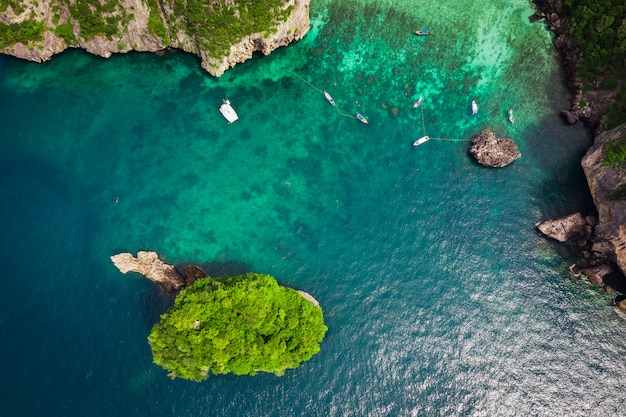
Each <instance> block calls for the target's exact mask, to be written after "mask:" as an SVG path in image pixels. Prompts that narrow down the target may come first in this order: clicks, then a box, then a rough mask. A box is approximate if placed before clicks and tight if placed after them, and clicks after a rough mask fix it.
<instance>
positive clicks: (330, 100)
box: [324, 91, 335, 106]
mask: <svg viewBox="0 0 626 417" xmlns="http://www.w3.org/2000/svg"><path fill="white" fill-rule="evenodd" d="M324 97H326V100H328V102H329V103H330V104H332V105H333V106H334V105H335V100H333V98H332V97H331V96H330V94H328V93H327V92H326V91H324Z"/></svg>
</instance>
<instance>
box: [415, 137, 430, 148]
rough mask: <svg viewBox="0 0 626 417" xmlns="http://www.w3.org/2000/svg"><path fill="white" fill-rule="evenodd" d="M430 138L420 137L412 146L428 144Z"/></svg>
mask: <svg viewBox="0 0 626 417" xmlns="http://www.w3.org/2000/svg"><path fill="white" fill-rule="evenodd" d="M429 139H430V138H429V137H428V136H422V137H421V138H419V139H418V140H416V141H415V142H413V146H420V145H421V144H422V143H425V142H428V140H429Z"/></svg>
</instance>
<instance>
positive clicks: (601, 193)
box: [534, 0, 626, 312]
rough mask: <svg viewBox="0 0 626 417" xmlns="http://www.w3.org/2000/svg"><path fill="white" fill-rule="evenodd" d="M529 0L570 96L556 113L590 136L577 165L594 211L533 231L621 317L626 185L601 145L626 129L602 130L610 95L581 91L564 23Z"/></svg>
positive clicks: (625, 290)
mask: <svg viewBox="0 0 626 417" xmlns="http://www.w3.org/2000/svg"><path fill="white" fill-rule="evenodd" d="M534 1H535V4H536V5H537V8H538V12H537V14H536V16H535V18H536V19H544V20H545V22H546V24H547V25H548V27H549V28H550V30H551V31H552V32H553V33H554V35H555V41H554V45H555V47H556V49H557V50H558V52H559V54H560V56H561V61H562V63H563V66H564V69H565V71H566V74H567V77H568V79H567V81H568V84H569V87H570V89H571V91H572V93H573V97H572V100H571V103H570V108H569V109H563V110H562V111H561V112H560V114H561V116H562V118H563V120H564V122H565V123H567V124H574V123H577V122H578V121H579V120H580V121H582V122H583V123H585V124H586V125H587V126H589V127H590V128H591V129H594V131H595V134H594V143H593V145H592V146H591V148H589V150H588V151H587V153H586V155H585V156H584V157H583V159H582V161H581V165H582V168H583V171H584V173H585V177H586V179H587V183H588V185H589V190H590V192H591V197H592V198H593V202H594V205H595V207H596V210H597V216H596V215H593V216H586V217H583V216H582V215H581V214H580V213H574V214H571V215H568V216H564V217H561V218H558V219H552V220H546V221H543V222H538V223H537V224H536V227H537V229H538V230H539V231H540V232H541V233H543V234H544V235H545V236H547V237H549V238H552V239H554V240H556V241H558V242H561V243H563V244H564V245H566V247H567V248H568V249H569V250H568V254H569V255H570V256H571V257H574V258H576V263H575V264H573V265H571V266H570V271H571V272H572V274H574V275H576V276H579V275H581V274H582V275H584V276H585V277H586V278H587V279H588V280H589V282H591V283H592V284H594V285H598V286H600V287H602V288H603V289H604V290H605V291H614V300H615V305H616V306H617V307H618V308H619V309H620V310H622V311H624V312H626V295H625V294H626V276H625V274H626V199H625V198H624V197H626V193H622V189H621V186H622V185H623V184H625V183H626V173H624V172H623V171H622V170H621V169H619V168H617V167H612V166H610V165H609V164H605V163H604V162H605V159H604V158H605V155H606V152H605V146H606V145H607V144H609V146H610V144H611V143H615V142H616V141H620V140H623V138H624V137H626V125H621V126H618V127H617V128H615V129H612V130H609V131H603V127H602V123H601V117H600V116H601V115H602V114H604V113H606V111H607V110H608V109H609V108H610V107H611V106H612V105H613V103H614V100H615V94H616V90H615V91H601V90H593V89H591V90H587V89H585V90H584V91H583V81H582V80H581V79H580V78H579V77H578V76H577V75H576V71H577V61H576V53H577V46H576V42H575V40H574V39H573V38H572V37H571V36H569V35H568V34H567V26H566V23H565V21H564V20H563V19H562V18H561V17H560V16H559V15H558V11H557V10H556V8H555V7H554V5H553V4H552V3H553V2H552V1H550V0H534ZM599 81H601V80H598V82H599ZM596 85H598V83H596ZM581 105H582V106H581ZM622 194H625V195H624V196H622Z"/></svg>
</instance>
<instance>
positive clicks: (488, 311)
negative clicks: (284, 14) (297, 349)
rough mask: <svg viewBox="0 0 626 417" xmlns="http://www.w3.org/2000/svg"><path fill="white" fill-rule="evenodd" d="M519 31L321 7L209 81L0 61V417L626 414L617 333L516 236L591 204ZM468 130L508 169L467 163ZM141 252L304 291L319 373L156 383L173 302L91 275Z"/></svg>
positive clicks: (402, 6)
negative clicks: (474, 110)
mask: <svg viewBox="0 0 626 417" xmlns="http://www.w3.org/2000/svg"><path fill="white" fill-rule="evenodd" d="M532 12H533V10H532V9H531V7H530V4H529V3H528V2H527V1H523V0H510V1H504V0H489V1H485V2H481V3H480V5H479V4H476V5H473V4H467V3H465V2H447V3H446V4H444V5H442V4H440V3H439V2H430V1H424V2H420V3H419V5H418V6H415V5H414V4H412V3H411V2H409V1H400V2H394V3H393V4H391V3H387V2H357V3H353V2H343V1H334V0H333V1H331V0H328V1H325V2H314V4H313V5H312V17H313V28H312V30H311V31H310V33H309V34H308V35H307V37H306V38H305V39H304V40H303V41H301V42H300V43H298V44H296V45H293V46H290V47H289V48H286V49H282V50H279V51H276V52H275V53H273V54H272V55H270V56H269V57H261V56H257V57H255V58H254V59H253V60H252V61H250V62H247V63H245V64H242V65H240V66H237V67H236V68H234V69H232V70H230V71H229V72H227V73H226V74H225V75H224V76H223V77H221V78H219V79H216V78H212V77H210V76H209V75H208V74H206V73H204V72H203V70H202V69H201V68H200V66H199V63H198V61H197V59H195V58H194V57H191V56H189V55H186V54H183V53H166V54H165V55H164V56H157V55H149V54H127V55H121V56H114V57H112V58H111V59H108V60H103V59H99V58H96V57H93V56H90V55H87V54H85V53H82V52H79V51H67V52H65V53H63V54H62V55H60V56H57V57H55V58H54V59H53V60H52V61H50V62H48V63H45V64H33V63H27V62H22V61H19V60H16V59H13V58H9V57H5V56H2V57H0V129H1V130H0V131H1V132H2V133H1V134H0V178H1V179H2V181H1V183H0V191H1V198H0V224H1V227H2V229H1V230H2V235H3V238H2V239H1V240H0V244H1V245H2V246H1V247H0V261H1V262H2V265H3V268H4V274H3V277H4V278H3V282H4V286H3V291H1V292H0V305H2V310H1V313H0V334H1V339H0V340H2V344H1V345H0V346H1V347H0V358H2V369H3V371H4V375H3V378H2V379H1V382H0V390H1V391H2V393H3V395H2V399H1V400H0V415H2V416H44V415H45V416H68V415H77V416H94V417H95V416H107V417H110V416H142V415H145V416H151V417H155V416H218V415H219V416H290V415H307V416H496V415H497V416H557V415H564V416H565V415H566V416H612V415H623V414H624V406H625V405H626V404H625V403H626V398H625V397H624V391H625V388H626V382H625V380H624V378H623V375H624V372H625V371H626V360H625V357H626V320H625V319H624V316H623V315H621V314H620V313H618V312H616V311H615V310H614V308H613V307H612V306H611V300H610V295H607V294H603V293H601V292H600V291H599V290H598V289H596V288H594V287H592V286H590V285H589V284H587V283H585V282H583V281H580V280H579V279H576V278H573V277H571V276H569V275H568V273H567V268H566V266H567V265H568V262H569V261H570V260H569V259H563V258H561V257H560V256H559V255H558V253H557V251H556V249H555V246H554V245H553V244H552V243H550V242H548V241H546V240H545V239H543V238H542V237H540V236H539V235H538V234H537V232H536V231H535V230H534V223H535V222H536V221H538V220H543V219H545V218H550V217H555V216H559V215H564V214H568V213H570V212H573V211H577V210H582V211H583V212H591V210H592V207H591V202H590V198H589V196H588V191H587V189H586V185H585V180H584V176H583V174H582V170H581V168H580V164H579V161H580V158H581V157H582V155H583V154H584V152H585V150H586V148H587V147H588V146H589V145H590V144H591V135H590V132H588V131H586V130H585V129H584V128H583V127H582V126H580V125H577V126H573V127H571V126H565V125H564V124H562V122H561V121H560V119H559V118H558V116H557V113H558V111H559V110H560V109H561V108H563V107H567V103H568V101H567V100H568V92H567V90H566V89H565V87H564V85H563V83H562V73H561V71H560V68H559V65H558V62H557V57H556V53H555V51H554V50H553V48H552V46H551V40H550V34H549V33H548V32H547V31H546V30H545V28H543V27H542V26H541V24H530V23H528V16H529V15H530V14H532ZM423 27H428V28H429V29H431V30H433V35H431V36H429V37H414V36H412V31H413V30H415V29H419V28H423ZM303 80H305V81H306V82H308V83H310V84H307V83H305V82H303ZM322 90H326V91H329V92H330V93H331V94H332V95H333V97H334V98H335V100H336V101H337V104H338V107H339V108H340V110H341V112H337V111H336V110H334V109H333V108H332V107H331V106H329V104H328V103H327V102H326V101H325V99H324V97H323V95H322V94H321V91H322ZM419 95H422V96H423V97H424V104H423V107H422V108H419V109H417V110H414V109H413V108H412V103H413V101H414V100H415V99H416V98H417V97H418V96H419ZM223 98H229V99H230V101H231V102H232V103H233V106H234V107H235V109H236V110H237V111H238V113H239V115H240V120H239V121H237V122H236V123H234V124H233V125H227V124H226V122H225V120H224V119H223V118H222V116H221V115H220V114H219V112H218V111H217V108H218V107H219V104H220V103H221V100H222V99H223ZM472 99H476V100H477V101H478V103H479V109H480V110H479V113H478V115H475V116H471V115H470V114H468V108H469V104H470V102H471V100H472ZM393 107H397V109H398V115H397V116H395V117H394V116H393V115H392V114H391V109H392V108H393ZM508 107H512V108H514V109H515V115H516V123H515V124H514V125H511V124H509V123H508V121H507V120H506V110H507V108H508ZM422 109H423V111H424V112H423V114H424V123H422V112H421V110H422ZM356 111H359V112H361V113H363V114H364V115H365V116H366V117H367V118H368V119H369V124H368V125H363V124H360V123H359V122H357V121H356V120H355V119H354V118H352V117H351V116H352V115H353V114H354V113H355V112H356ZM341 113H343V114H344V115H342V114H341ZM344 116H345V117H344ZM484 128H490V129H492V130H493V131H494V132H496V134H497V135H498V136H500V137H510V138H512V139H513V140H514V141H515V142H516V143H517V144H518V146H519V148H520V150H521V152H522V158H521V159H519V160H517V161H516V162H514V163H513V164H512V165H510V166H509V167H506V168H504V169H499V170H492V169H487V168H484V167H481V166H479V165H477V164H476V163H475V162H474V161H473V159H472V157H471V156H469V155H468V147H469V144H468V142H467V141H464V140H467V139H469V138H470V137H471V136H472V135H475V134H477V133H479V132H480V131H481V130H482V129H484ZM424 131H425V132H426V133H427V134H428V135H430V136H431V137H434V138H447V139H455V140H456V141H450V140H448V141H442V140H431V141H429V142H427V143H426V144H424V145H422V146H420V147H419V148H413V147H412V146H411V144H412V143H413V141H414V140H415V139H417V138H418V137H420V136H422V135H423V134H424ZM116 199H117V200H118V202H117V204H116ZM138 250H155V251H157V252H159V253H160V254H161V256H162V258H163V259H165V260H167V261H168V262H171V263H175V264H177V265H184V264H185V263H187V262H199V263H201V264H202V265H203V267H204V268H205V270H206V271H207V272H208V273H210V274H212V275H221V274H230V273H239V272H243V271H248V270H251V271H256V272H261V273H268V274H271V275H273V276H275V277H276V278H277V279H278V280H279V282H281V283H282V284H285V285H288V286H292V287H295V288H299V289H303V290H305V291H307V292H309V293H311V294H312V295H313V296H314V297H315V298H317V299H318V300H319V301H320V303H321V305H322V308H323V310H324V315H325V320H326V324H327V325H328V328H329V330H328V333H327V336H326V338H325V339H324V341H323V342H322V345H321V352H320V353H319V354H317V355H315V356H314V357H313V358H312V359H311V360H310V361H309V362H306V363H304V364H303V365H302V366H301V367H300V368H299V369H297V370H292V371H288V372H287V373H286V374H285V376H283V377H280V378H279V377H276V376H274V375H257V376H256V377H235V376H220V377H214V378H210V379H209V380H207V381H205V382H203V383H193V382H188V381H183V380H175V381H171V380H170V379H169V378H168V377H167V376H166V373H167V372H166V371H164V370H162V369H161V368H159V367H158V366H156V365H154V364H152V361H151V353H150V347H149V345H148V343H147V340H146V337H147V335H148V333H149V331H150V328H151V327H152V325H153V324H154V323H155V322H157V321H158V318H159V315H160V314H161V313H162V312H164V311H165V310H166V309H167V307H168V306H169V305H170V304H171V302H172V300H171V299H170V298H168V297H167V296H165V295H163V294H162V293H161V292H160V291H159V289H158V288H156V287H155V286H154V285H152V284H151V283H150V282H149V281H147V280H146V279H144V278H142V277H139V276H137V275H123V274H121V273H120V272H119V271H117V270H116V268H115V267H114V266H113V264H112V262H111V261H110V259H109V257H110V256H111V255H114V254H116V253H119V252H133V253H135V252H136V251H138Z"/></svg>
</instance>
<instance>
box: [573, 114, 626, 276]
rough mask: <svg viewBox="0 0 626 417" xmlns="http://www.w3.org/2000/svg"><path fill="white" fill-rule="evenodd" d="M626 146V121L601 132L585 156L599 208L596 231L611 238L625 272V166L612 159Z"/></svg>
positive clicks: (587, 172) (597, 207)
mask: <svg viewBox="0 0 626 417" xmlns="http://www.w3.org/2000/svg"><path fill="white" fill-rule="evenodd" d="M621 149H624V150H626V124H623V125H621V126H619V127H617V128H615V129H612V130H609V131H606V132H602V133H600V134H598V135H597V136H596V138H595V140H594V144H593V146H592V147H591V148H589V150H588V151H587V154H586V155H585V157H584V158H583V160H582V167H583V170H584V171H585V176H586V177H587V183H588V184H589V190H590V191H591V196H592V197H593V201H594V204H595V206H596V209H597V210H598V225H597V226H596V228H595V235H596V236H597V237H598V238H600V239H602V240H604V241H606V242H608V243H609V244H610V245H611V250H612V252H613V254H614V259H613V260H614V262H615V263H616V264H617V266H618V267H619V268H620V269H621V271H622V272H623V273H625V274H626V167H625V166H624V163H623V162H619V161H618V162H615V161H613V162H612V161H611V158H612V155H613V158H615V157H617V156H618V155H620V154H621V153H623V152H624V151H622V150H621Z"/></svg>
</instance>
